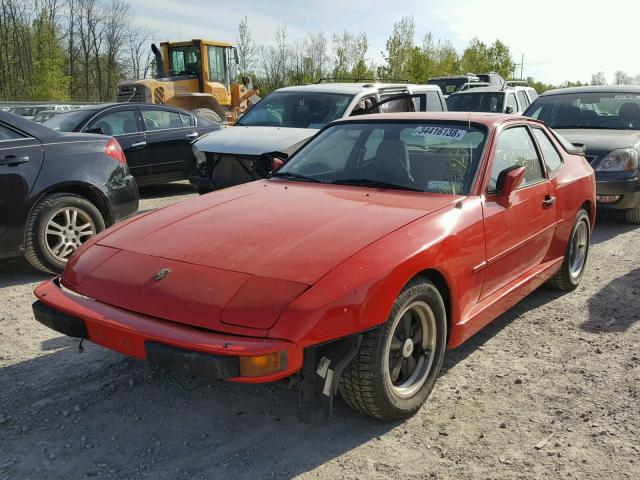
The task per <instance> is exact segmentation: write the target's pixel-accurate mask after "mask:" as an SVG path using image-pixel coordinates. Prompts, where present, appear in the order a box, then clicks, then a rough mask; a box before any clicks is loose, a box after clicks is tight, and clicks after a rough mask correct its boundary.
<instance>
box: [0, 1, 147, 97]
mask: <svg viewBox="0 0 640 480" xmlns="http://www.w3.org/2000/svg"><path fill="white" fill-rule="evenodd" d="M131 18H132V13H131V6H130V4H129V3H128V2H126V1H124V0H0V100H5V101H6V100H48V101H65V100H76V101H108V100H112V99H113V98H114V97H115V94H116V87H117V84H118V82H120V81H121V80H122V79H123V78H126V77H132V78H133V77H135V78H138V77H143V76H146V75H148V74H149V72H150V66H151V61H150V51H149V44H150V42H151V38H152V33H151V32H150V31H149V30H147V29H143V28H138V27H136V26H135V25H134V24H133V22H132V21H131Z"/></svg>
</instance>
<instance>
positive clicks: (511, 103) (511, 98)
mask: <svg viewBox="0 0 640 480" xmlns="http://www.w3.org/2000/svg"><path fill="white" fill-rule="evenodd" d="M507 107H511V108H512V109H513V113H515V112H517V111H518V103H517V102H516V96H515V95H514V94H513V93H510V94H509V95H507Z"/></svg>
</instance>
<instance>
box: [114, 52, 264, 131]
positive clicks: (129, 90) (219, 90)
mask: <svg viewBox="0 0 640 480" xmlns="http://www.w3.org/2000/svg"><path fill="white" fill-rule="evenodd" d="M151 50H152V51H153V54H154V56H155V66H156V72H155V78H145V79H140V80H127V81H124V82H121V83H120V84H119V85H118V102H144V103H160V104H166V105H173V106H176V107H181V108H185V109H187V110H192V111H193V112H194V113H196V114H198V115H200V116H202V117H205V118H207V119H209V120H213V121H217V122H221V123H228V124H233V123H235V122H236V121H237V120H238V117H240V115H242V114H243V113H244V112H246V111H247V109H248V108H249V107H250V106H251V105H252V104H254V103H256V102H257V101H258V100H259V99H260V97H258V90H257V89H254V88H253V86H252V85H251V80H250V79H249V78H246V77H245V78H244V79H243V82H242V83H237V82H236V81H235V78H236V75H237V73H236V71H237V64H238V53H237V50H236V48H235V47H233V46H232V45H231V44H229V43H225V42H212V41H207V40H191V41H185V42H163V43H161V44H160V49H158V47H156V45H155V44H154V45H152V46H151Z"/></svg>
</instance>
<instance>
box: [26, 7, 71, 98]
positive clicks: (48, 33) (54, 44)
mask: <svg viewBox="0 0 640 480" xmlns="http://www.w3.org/2000/svg"><path fill="white" fill-rule="evenodd" d="M31 50H32V52H31V58H32V71H31V82H30V88H29V91H28V93H27V96H28V98H29V99H30V100H49V101H60V100H68V99H69V76H68V75H67V74H66V73H65V51H64V49H63V48H62V44H61V42H59V40H58V34H57V28H56V25H55V23H54V22H53V21H52V20H51V17H50V16H49V15H48V14H47V12H46V11H45V10H43V11H41V12H39V14H38V16H37V18H36V19H35V20H34V22H33V25H32V42H31Z"/></svg>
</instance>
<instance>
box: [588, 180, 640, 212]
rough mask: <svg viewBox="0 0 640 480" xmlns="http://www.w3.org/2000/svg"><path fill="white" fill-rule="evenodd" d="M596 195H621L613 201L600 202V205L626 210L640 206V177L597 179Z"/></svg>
mask: <svg viewBox="0 0 640 480" xmlns="http://www.w3.org/2000/svg"><path fill="white" fill-rule="evenodd" d="M596 195H598V196H619V197H620V199H619V200H618V201H616V202H613V203H598V207H601V208H606V209H615V210H626V209H629V208H636V207H638V206H640V177H637V178H632V179H627V180H598V179H596Z"/></svg>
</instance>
